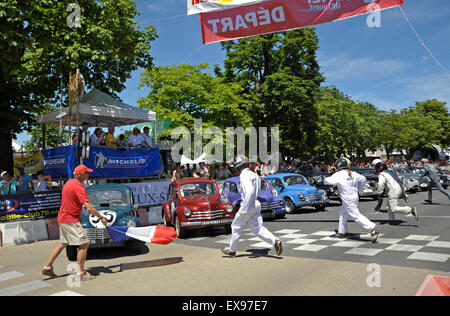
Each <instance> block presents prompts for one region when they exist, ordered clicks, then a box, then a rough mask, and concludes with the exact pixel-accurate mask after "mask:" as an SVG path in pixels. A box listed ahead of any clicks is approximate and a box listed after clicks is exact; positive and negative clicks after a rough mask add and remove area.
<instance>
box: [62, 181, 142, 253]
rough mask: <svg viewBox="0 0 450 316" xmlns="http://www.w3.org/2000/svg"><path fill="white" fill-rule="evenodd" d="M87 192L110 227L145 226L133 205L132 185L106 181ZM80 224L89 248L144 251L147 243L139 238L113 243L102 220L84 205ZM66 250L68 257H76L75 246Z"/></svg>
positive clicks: (93, 186)
mask: <svg viewBox="0 0 450 316" xmlns="http://www.w3.org/2000/svg"><path fill="white" fill-rule="evenodd" d="M86 191H87V195H88V198H89V201H90V202H91V203H92V204H93V205H94V206H95V208H96V209H97V210H98V212H99V213H100V214H102V216H103V217H104V218H105V219H106V220H107V222H108V226H120V227H139V226H141V225H142V222H141V220H140V219H139V218H138V215H137V204H134V200H133V194H132V191H131V189H130V188H129V187H127V186H124V185H121V184H113V183H107V184H97V185H92V186H89V187H87V188H86ZM81 223H82V226H83V229H84V230H85V232H86V236H87V238H88V240H89V242H90V246H89V247H90V248H97V247H110V246H121V245H122V246H124V245H125V246H128V247H130V248H131V249H132V250H133V251H134V252H136V253H141V252H142V251H143V250H144V245H145V243H144V242H142V241H139V240H136V239H129V240H125V241H122V242H114V240H113V239H112V238H111V236H110V234H109V233H108V230H107V229H106V228H105V226H104V225H103V224H102V222H101V221H100V220H99V219H98V218H97V217H95V216H93V215H91V214H89V213H88V211H87V210H86V209H84V208H83V210H82V213H81ZM66 253H67V257H68V258H69V260H71V261H75V260H77V249H76V247H73V246H72V247H71V246H69V247H67V248H66Z"/></svg>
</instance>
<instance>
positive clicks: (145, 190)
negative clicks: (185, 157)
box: [123, 181, 170, 207]
mask: <svg viewBox="0 0 450 316" xmlns="http://www.w3.org/2000/svg"><path fill="white" fill-rule="evenodd" d="M123 185H126V186H128V187H130V188H131V190H133V198H134V202H135V203H136V204H138V205H139V206H144V207H145V206H153V205H161V204H163V203H164V202H165V201H166V200H167V191H168V190H169V185H170V181H164V182H156V181H155V182H137V183H123Z"/></svg>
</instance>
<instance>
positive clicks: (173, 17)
mask: <svg viewBox="0 0 450 316" xmlns="http://www.w3.org/2000/svg"><path fill="white" fill-rule="evenodd" d="M183 16H187V15H186V14H182V15H174V16H169V17H166V18H162V19H157V20H150V21H146V20H144V21H137V22H138V23H139V24H153V23H158V22H163V21H168V20H173V19H177V18H181V17H183Z"/></svg>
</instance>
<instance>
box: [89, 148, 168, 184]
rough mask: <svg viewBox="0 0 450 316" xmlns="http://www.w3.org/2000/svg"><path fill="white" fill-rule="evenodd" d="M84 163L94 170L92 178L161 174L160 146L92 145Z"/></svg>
mask: <svg viewBox="0 0 450 316" xmlns="http://www.w3.org/2000/svg"><path fill="white" fill-rule="evenodd" d="M83 163H84V164H85V165H86V166H87V167H88V168H91V169H94V172H92V173H91V175H90V176H91V178H130V177H143V176H154V175H159V172H160V171H161V168H162V166H161V156H160V152H159V148H152V149H143V148H136V149H130V150H124V151H120V150H115V149H110V148H107V147H91V150H90V155H89V159H84V161H83Z"/></svg>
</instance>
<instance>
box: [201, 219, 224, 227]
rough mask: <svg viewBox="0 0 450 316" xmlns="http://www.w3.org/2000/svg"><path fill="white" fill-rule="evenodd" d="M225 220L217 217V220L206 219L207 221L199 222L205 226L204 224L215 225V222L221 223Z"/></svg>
mask: <svg viewBox="0 0 450 316" xmlns="http://www.w3.org/2000/svg"><path fill="white" fill-rule="evenodd" d="M224 222H225V220H223V219H219V220H214V221H207V222H201V225H202V226H206V225H217V224H222V223H224Z"/></svg>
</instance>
